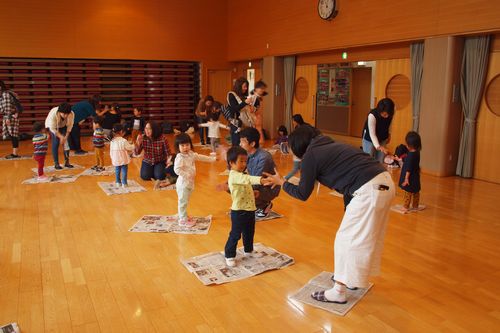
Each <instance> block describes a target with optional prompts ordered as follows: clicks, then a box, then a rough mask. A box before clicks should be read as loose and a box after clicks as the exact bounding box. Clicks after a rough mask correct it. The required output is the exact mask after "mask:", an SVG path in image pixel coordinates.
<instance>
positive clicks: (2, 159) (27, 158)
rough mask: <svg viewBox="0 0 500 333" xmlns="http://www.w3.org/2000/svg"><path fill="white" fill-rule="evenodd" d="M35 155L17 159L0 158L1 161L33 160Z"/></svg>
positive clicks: (22, 156) (21, 156)
mask: <svg viewBox="0 0 500 333" xmlns="http://www.w3.org/2000/svg"><path fill="white" fill-rule="evenodd" d="M32 159H33V155H20V156H19V157H16V158H6V157H5V156H3V157H0V161H19V160H32Z"/></svg>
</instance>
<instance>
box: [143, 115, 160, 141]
mask: <svg viewBox="0 0 500 333" xmlns="http://www.w3.org/2000/svg"><path fill="white" fill-rule="evenodd" d="M148 124H149V126H151V131H152V134H151V140H152V141H156V140H158V139H159V138H160V137H161V136H162V135H163V130H162V126H161V124H160V123H159V122H156V121H152V120H151V121H149V122H148ZM146 138H147V136H146Z"/></svg>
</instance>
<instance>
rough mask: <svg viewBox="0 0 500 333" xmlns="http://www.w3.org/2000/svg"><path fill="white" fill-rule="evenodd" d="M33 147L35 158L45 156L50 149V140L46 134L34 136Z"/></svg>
mask: <svg viewBox="0 0 500 333" xmlns="http://www.w3.org/2000/svg"><path fill="white" fill-rule="evenodd" d="M33 146H34V148H35V151H34V152H33V154H34V155H35V156H45V155H47V149H48V148H49V138H48V136H47V134H45V133H38V134H35V135H34V136H33Z"/></svg>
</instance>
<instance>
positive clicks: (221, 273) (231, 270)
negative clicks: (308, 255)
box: [181, 243, 294, 286]
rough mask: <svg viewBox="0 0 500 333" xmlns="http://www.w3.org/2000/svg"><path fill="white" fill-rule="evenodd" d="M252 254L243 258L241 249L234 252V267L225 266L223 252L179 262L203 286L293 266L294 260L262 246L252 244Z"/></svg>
mask: <svg viewBox="0 0 500 333" xmlns="http://www.w3.org/2000/svg"><path fill="white" fill-rule="evenodd" d="M254 252H255V253H253V254H251V255H249V256H244V252H243V248H242V247H241V248H239V249H238V250H237V252H236V266H235V267H228V266H226V260H225V258H224V252H211V253H207V254H204V255H201V256H196V257H192V258H189V259H183V260H181V262H182V264H183V265H184V266H185V267H186V268H187V269H188V271H190V272H191V273H193V274H194V275H195V276H196V277H197V278H198V279H199V280H200V281H201V282H202V283H203V284H204V285H206V286H208V285H211V284H223V283H227V282H232V281H237V280H241V279H246V278H248V277H251V276H254V275H257V274H261V273H263V272H266V271H269V270H275V269H282V268H285V267H288V266H290V265H292V264H294V259H293V258H292V257H290V256H287V255H286V254H284V253H281V252H278V251H276V250H275V249H273V248H271V247H267V246H265V245H263V244H260V243H256V244H254Z"/></svg>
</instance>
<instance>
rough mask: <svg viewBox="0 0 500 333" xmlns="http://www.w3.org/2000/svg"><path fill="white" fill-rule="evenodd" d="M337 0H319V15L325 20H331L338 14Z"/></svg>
mask: <svg viewBox="0 0 500 333" xmlns="http://www.w3.org/2000/svg"><path fill="white" fill-rule="evenodd" d="M338 12H339V11H338V10H337V1H336V0H319V1H318V15H319V17H321V18H322V19H323V20H331V19H333V18H334V17H335V16H337V14H338Z"/></svg>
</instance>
